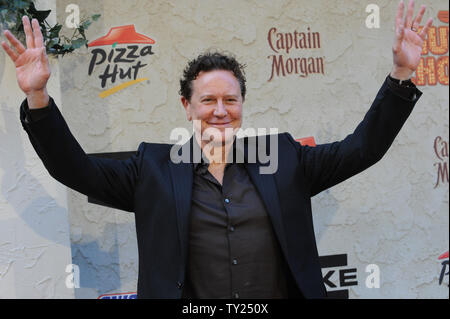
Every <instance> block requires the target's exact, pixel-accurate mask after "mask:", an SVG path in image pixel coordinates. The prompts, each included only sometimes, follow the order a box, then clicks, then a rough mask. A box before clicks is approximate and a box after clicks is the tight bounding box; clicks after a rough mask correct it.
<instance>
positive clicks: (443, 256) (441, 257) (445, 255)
mask: <svg viewBox="0 0 450 319" xmlns="http://www.w3.org/2000/svg"><path fill="white" fill-rule="evenodd" d="M445 258H448V251H447V252H446V253H443V254H442V255H440V256H439V258H438V259H439V260H441V259H445Z"/></svg>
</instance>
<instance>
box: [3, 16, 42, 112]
mask: <svg viewBox="0 0 450 319" xmlns="http://www.w3.org/2000/svg"><path fill="white" fill-rule="evenodd" d="M22 21H23V26H24V31H25V36H26V43H27V48H25V47H24V46H23V45H22V43H20V41H19V40H17V39H16V37H15V36H14V35H13V34H12V33H11V32H10V31H9V30H6V31H5V32H4V34H5V36H6V38H7V39H8V40H9V42H10V43H11V45H12V47H14V49H15V50H14V49H12V48H11V47H10V46H9V45H8V44H7V43H6V42H5V41H3V42H2V47H3V49H4V50H5V51H6V53H7V54H8V55H9V57H10V58H11V60H12V61H13V62H14V64H15V66H16V77H17V82H18V84H19V87H20V89H21V90H22V91H23V92H24V93H25V94H26V96H27V100H28V106H29V108H30V109H35V108H41V107H45V106H46V105H48V101H49V97H48V94H47V88H46V86H47V81H48V79H49V78H50V73H51V72H50V66H49V63H48V57H47V54H46V51H45V46H44V38H43V36H42V32H41V29H40V27H39V23H38V21H37V20H36V19H33V21H32V24H33V29H32V28H31V23H30V19H29V18H28V17H27V16H23V17H22Z"/></svg>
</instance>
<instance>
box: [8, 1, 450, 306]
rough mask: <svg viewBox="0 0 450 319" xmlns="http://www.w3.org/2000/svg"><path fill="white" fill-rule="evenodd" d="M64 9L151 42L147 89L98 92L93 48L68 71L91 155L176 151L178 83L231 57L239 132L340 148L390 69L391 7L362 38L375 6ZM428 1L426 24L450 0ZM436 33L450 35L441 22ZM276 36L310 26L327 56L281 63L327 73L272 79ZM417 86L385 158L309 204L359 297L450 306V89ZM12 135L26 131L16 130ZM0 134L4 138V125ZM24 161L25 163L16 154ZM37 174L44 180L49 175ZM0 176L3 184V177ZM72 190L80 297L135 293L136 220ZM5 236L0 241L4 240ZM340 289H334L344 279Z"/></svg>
mask: <svg viewBox="0 0 450 319" xmlns="http://www.w3.org/2000/svg"><path fill="white" fill-rule="evenodd" d="M69 3H77V4H78V5H79V7H80V9H81V15H82V16H83V15H86V14H93V13H100V14H102V16H101V18H100V20H99V21H97V22H95V23H94V24H93V25H92V26H91V27H90V28H89V30H88V31H87V36H88V38H89V39H90V40H95V39H97V38H99V37H101V36H103V35H105V34H106V33H107V32H108V31H109V29H110V28H111V27H115V26H122V25H127V24H134V25H135V28H136V31H137V32H138V33H142V34H144V35H146V36H148V37H151V38H152V39H154V40H155V41H156V44H154V45H153V52H154V55H151V56H146V57H143V58H141V59H139V60H141V61H142V63H146V64H147V65H146V66H145V67H144V68H142V69H141V70H140V71H139V76H138V77H148V78H149V80H148V81H144V82H141V83H139V84H136V85H133V86H131V87H129V88H126V89H124V90H122V91H119V92H117V93H115V94H113V95H111V96H109V97H107V98H100V97H99V96H98V95H99V93H100V92H101V91H102V90H103V89H102V88H101V86H100V80H99V79H98V78H97V76H98V75H99V74H100V72H102V70H104V68H105V67H106V64H107V63H103V64H102V65H100V66H99V68H96V69H94V73H93V74H92V75H91V76H88V66H89V62H90V60H91V56H92V53H91V52H92V50H93V48H89V49H85V48H83V49H81V50H79V51H77V52H76V53H74V54H71V55H68V56H66V57H64V58H63V59H62V60H60V61H59V68H60V79H59V85H60V94H61V98H60V103H59V107H60V109H61V110H62V112H63V114H64V116H65V118H66V121H67V122H68V124H69V126H70V128H71V130H72V132H73V133H74V135H75V136H76V137H77V139H78V141H79V142H80V144H81V145H82V146H83V148H84V149H85V151H86V152H87V153H98V152H119V151H131V150H135V149H136V148H137V146H138V144H139V143H140V142H141V141H148V142H170V141H169V135H170V132H171V130H172V129H173V128H175V127H186V128H189V124H188V122H187V121H186V116H185V113H184V111H183V108H182V106H181V103H180V101H179V96H178V94H177V91H178V89H179V82H178V81H179V77H180V74H181V72H182V69H183V68H184V66H185V64H186V62H187V61H188V60H189V59H191V58H193V57H195V56H196V55H198V54H199V53H200V52H202V51H204V50H206V49H219V50H226V51H229V52H232V53H234V54H235V55H236V56H237V58H238V59H239V60H240V61H241V62H242V63H245V64H246V65H247V68H246V74H247V80H248V82H247V88H248V93H247V99H246V102H245V104H244V128H245V127H278V128H279V130H280V132H283V131H287V132H290V133H291V134H292V135H293V136H294V137H297V138H298V137H305V136H314V137H315V140H316V142H317V143H326V142H332V141H335V140H340V139H342V138H344V137H345V136H346V135H347V134H349V133H351V132H352V131H353V129H354V128H355V127H356V125H357V124H358V123H359V121H360V120H362V118H363V116H364V114H365V112H366V111H367V110H368V108H369V106H370V104H371V102H372V100H373V98H374V97H375V95H376V93H377V91H378V89H379V88H380V86H381V84H382V83H383V81H384V79H385V77H386V76H387V74H388V73H389V71H390V68H391V66H392V62H391V61H392V54H391V43H392V38H393V21H394V16H395V10H396V6H397V2H396V1H377V2H376V4H377V5H378V6H379V7H380V28H379V29H368V28H366V26H365V19H366V17H367V15H368V13H366V12H365V8H366V6H367V5H368V4H369V3H371V2H361V1H349V0H346V1H322V0H321V1H315V2H314V3H313V2H310V1H281V0H278V1H260V0H258V1H257V0H254V1H226V2H224V1H215V0H214V1H213V0H208V1H206V0H203V1H179V0H177V1H143V0H142V1H137V0H135V1H131V0H127V1H115V0H114V1H113V0H109V1H106V0H105V1H96V2H93V1H78V2H77V1H57V16H58V20H59V21H64V19H65V17H66V16H67V13H65V7H66V5H67V4H69ZM424 3H425V4H427V6H428V10H427V14H426V18H428V17H436V15H437V12H438V11H439V10H448V3H447V2H446V1H424ZM435 24H438V25H442V26H444V25H446V26H448V24H443V23H442V22H439V21H438V20H437V19H435ZM273 27H275V28H276V29H277V30H278V31H280V32H294V31H295V30H296V31H298V32H306V31H307V28H308V27H309V28H310V30H311V31H312V32H319V34H320V48H317V49H292V50H291V51H290V52H289V53H286V52H281V51H280V54H282V55H283V57H284V58H285V59H287V58H289V57H290V58H301V57H322V58H323V61H324V73H323V74H321V73H320V74H310V75H308V76H307V77H301V76H299V75H298V74H297V75H295V74H291V75H287V76H285V77H274V78H273V79H272V80H271V81H268V80H269V78H270V77H271V72H272V60H271V59H272V58H271V57H270V56H271V55H273V54H275V53H274V52H273V50H272V49H271V48H270V46H269V43H268V32H269V30H270V29H271V28H273ZM68 32H69V31H68ZM118 47H120V45H119V46H118ZM122 47H124V46H122ZM103 48H104V49H105V50H106V51H107V52H109V50H110V49H111V48H110V47H103ZM445 55H446V56H448V52H447V53H446V54H445ZM1 57H2V56H0V61H2V60H1ZM1 68H2V67H1V66H0V75H1V71H2V69H1ZM4 68H7V70H6V69H5V71H3V72H4V73H5V74H6V75H4V76H3V78H5V76H7V77H8V78H12V76H13V70H12V67H11V65H7V66H5V67H4ZM447 70H448V69H447ZM447 74H448V71H447ZM122 82H124V81H122V80H120V79H119V80H117V81H116V83H115V84H119V83H122ZM1 84H2V89H1V90H2V91H1V92H6V91H7V90H6V89H4V85H7V87H8V90H10V89H9V88H12V87H13V86H14V85H13V84H11V83H10V84H6V79H4V80H2V82H1ZM112 86H113V85H110V84H108V85H107V86H106V87H105V89H108V88H110V87H112ZM419 88H420V89H421V90H422V91H423V92H424V95H423V96H422V97H421V99H420V100H419V102H418V104H417V106H416V109H415V110H414V111H413V113H412V115H411V117H410V118H409V120H408V122H407V123H406V125H405V126H404V128H403V129H402V131H401V132H400V134H399V136H398V137H397V139H396V141H395V142H394V144H393V146H392V148H391V149H390V150H389V152H388V153H387V154H386V156H385V157H384V159H383V160H382V161H381V162H379V163H378V164H376V165H375V166H374V167H372V168H370V169H369V170H367V171H365V172H363V173H361V174H360V175H358V176H355V177H353V178H352V179H350V180H348V181H346V182H344V183H342V184H340V185H338V186H336V187H334V188H332V189H330V190H327V191H325V192H323V193H321V194H319V195H318V196H316V197H315V198H313V211H314V222H315V225H314V226H315V230H316V237H317V240H318V249H319V254H320V255H333V254H347V256H348V266H346V267H342V268H345V269H347V268H356V269H357V281H358V285H357V286H352V287H349V289H350V298H448V296H449V295H448V287H447V286H446V285H444V284H443V285H439V284H438V277H439V274H440V271H441V265H440V261H438V256H439V255H440V254H442V253H443V252H445V251H448V236H449V235H448V226H449V223H448V216H449V214H448V181H447V182H446V183H445V182H441V183H440V185H438V186H437V187H435V184H436V176H437V168H436V166H435V165H434V164H435V163H437V162H438V161H439V160H438V159H437V157H436V155H435V153H434V150H433V143H434V141H435V138H436V137H437V136H441V137H442V138H443V139H444V140H445V141H447V143H448V135H449V134H448V105H449V103H448V85H441V84H438V85H436V86H421V87H419ZM16 91H17V90H16ZM50 94H52V95H53V96H54V95H55V94H59V92H58V91H57V90H56V92H55V91H50ZM2 96H3V95H2ZM21 99H22V96H21V95H20V93H18V92H17V93H14V94H13V95H11V97H9V98H8V99H7V100H6V101H5V100H4V99H3V98H2V103H6V104H5V105H6V108H7V109H10V110H17V109H18V104H19V102H20V101H21ZM14 112H15V113H17V112H16V111H14ZM15 113H14V114H15ZM16 118H17V117H16ZM2 125H3V126H2ZM14 125H16V126H18V125H19V124H18V120H15V124H14ZM0 128H1V129H3V130H5V124H2V122H1V121H0ZM15 129H16V130H18V131H19V129H18V128H17V127H16V128H15ZM11 134H12V133H11ZM20 134H21V135H22V136H23V132H22V133H20ZM23 144H24V145H26V156H30V157H34V158H36V155H35V154H34V153H33V151H32V149H31V147H30V145H29V142H28V141H26V140H24V141H23ZM3 149H4V148H3V146H2V150H3ZM19 156H22V157H23V155H21V154H18V155H16V157H15V158H17V159H19ZM445 161H447V162H448V155H447V158H445V159H444V162H445ZM35 165H36V166H38V165H39V164H38V163H36V164H35ZM36 170H37V172H38V174H40V175H42V176H47V175H46V173H45V171H44V170H43V169H42V167H39V168H36ZM3 174H4V173H3ZM0 180H1V181H2V183H8V181H6V182H5V178H4V175H0ZM18 185H20V186H18V188H23V186H21V184H18ZM2 194H3V193H2ZM67 194H68V197H67V204H68V213H69V222H70V240H71V252H72V257H73V262H74V263H75V264H78V265H79V266H80V270H81V287H80V288H78V289H75V296H76V297H78V298H96V297H98V296H99V295H100V294H103V293H112V292H129V291H135V290H136V279H137V265H138V260H137V248H136V238H135V233H134V232H135V231H134V218H133V215H132V214H128V213H125V212H121V211H116V210H112V209H108V208H104V207H100V206H97V205H93V204H89V203H87V200H86V197H85V196H83V195H80V194H78V193H76V192H74V191H71V190H68V193H67ZM32 196H33V195H32V194H30V195H29V197H30V198H32ZM56 198H58V197H56ZM61 198H63V196H62V197H61ZM0 200H2V201H3V202H0V207H5V206H7V202H8V199H5V198H4V197H0ZM5 200H6V202H5ZM36 209H37V208H36ZM11 236H12V235H11ZM6 238H9V237H8V236H7V235H4V234H1V235H0V240H6ZM1 247H2V243H1V242H0V249H1ZM0 251H1V250H0ZM369 264H377V265H378V266H379V268H380V271H381V287H380V288H379V289H368V288H367V287H366V285H365V279H366V277H367V275H368V273H366V272H365V267H366V266H367V265H369ZM0 265H1V263H0ZM339 269H340V268H337V269H336V270H337V271H339ZM0 271H1V269H0ZM446 278H447V279H446V282H447V284H448V276H447V277H446ZM331 279H332V281H333V282H335V283H336V284H337V283H338V282H339V280H338V277H337V274H334V275H333V276H332V277H331ZM0 280H1V273H0ZM344 288H346V287H344ZM0 293H1V290H0ZM42 296H43V297H45V296H46V295H42Z"/></svg>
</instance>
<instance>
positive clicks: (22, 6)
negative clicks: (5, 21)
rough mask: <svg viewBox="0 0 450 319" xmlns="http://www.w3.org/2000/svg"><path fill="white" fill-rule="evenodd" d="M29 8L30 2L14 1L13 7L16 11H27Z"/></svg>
mask: <svg viewBox="0 0 450 319" xmlns="http://www.w3.org/2000/svg"><path fill="white" fill-rule="evenodd" d="M29 6H30V1H23V0H14V7H16V8H17V9H27V8H28V7H29Z"/></svg>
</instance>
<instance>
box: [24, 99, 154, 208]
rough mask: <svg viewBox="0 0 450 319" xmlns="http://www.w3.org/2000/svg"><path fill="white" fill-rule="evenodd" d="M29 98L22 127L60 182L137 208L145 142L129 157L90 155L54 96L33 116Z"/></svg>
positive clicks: (118, 205) (112, 203) (120, 205)
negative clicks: (82, 146)
mask: <svg viewBox="0 0 450 319" xmlns="http://www.w3.org/2000/svg"><path fill="white" fill-rule="evenodd" d="M33 112H34V111H32V112H30V110H29V109H28V104H27V100H26V99H25V101H24V102H23V103H22V105H21V107H20V120H21V123H22V127H23V128H24V129H25V131H26V132H27V134H28V137H29V139H30V142H31V144H32V146H33V147H34V149H35V151H36V153H37V154H38V156H39V158H40V159H41V160H42V162H43V163H44V166H45V167H46V169H47V170H48V172H49V173H50V175H51V176H52V177H54V178H55V179H56V180H57V181H59V182H60V183H62V184H64V185H66V186H67V187H70V188H72V189H74V190H76V191H78V192H80V193H82V194H85V195H87V196H89V197H93V198H95V199H98V200H100V201H102V202H104V203H106V204H108V205H110V206H112V207H116V208H118V209H122V210H125V211H133V210H134V189H135V187H136V184H137V182H138V179H139V171H140V166H141V162H142V154H143V152H144V148H145V143H141V144H140V145H139V149H138V151H137V153H136V154H135V155H134V156H132V157H131V158H129V159H127V160H115V159H107V158H99V157H95V156H90V155H87V154H86V153H85V152H84V151H83V149H82V148H81V146H80V145H79V144H78V142H77V141H76V139H75V138H74V136H73V135H72V133H71V132H70V130H69V127H68V126H67V123H66V121H65V120H64V118H63V116H62V114H61V113H60V111H59V109H58V107H57V106H56V104H55V102H54V100H53V99H52V98H50V102H49V105H48V106H47V107H46V110H42V112H40V114H39V113H36V112H34V115H33V116H30V114H31V113H33ZM36 114H38V116H36Z"/></svg>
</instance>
